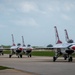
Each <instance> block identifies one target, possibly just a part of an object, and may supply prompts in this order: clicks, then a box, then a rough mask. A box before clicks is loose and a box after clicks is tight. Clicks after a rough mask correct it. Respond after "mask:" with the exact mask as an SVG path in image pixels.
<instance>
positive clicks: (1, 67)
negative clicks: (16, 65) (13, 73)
mask: <svg viewBox="0 0 75 75" xmlns="http://www.w3.org/2000/svg"><path fill="white" fill-rule="evenodd" d="M5 69H11V68H9V67H5V66H0V70H5Z"/></svg>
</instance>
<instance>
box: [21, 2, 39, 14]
mask: <svg viewBox="0 0 75 75" xmlns="http://www.w3.org/2000/svg"><path fill="white" fill-rule="evenodd" d="M20 8H21V10H22V12H27V13H28V12H31V11H38V7H37V5H36V4H35V3H34V2H23V3H21V4H20Z"/></svg>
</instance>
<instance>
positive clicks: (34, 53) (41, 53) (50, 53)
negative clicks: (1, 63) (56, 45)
mask: <svg viewBox="0 0 75 75" xmlns="http://www.w3.org/2000/svg"><path fill="white" fill-rule="evenodd" d="M4 54H10V50H5V51H4ZM32 56H54V52H53V51H32Z"/></svg>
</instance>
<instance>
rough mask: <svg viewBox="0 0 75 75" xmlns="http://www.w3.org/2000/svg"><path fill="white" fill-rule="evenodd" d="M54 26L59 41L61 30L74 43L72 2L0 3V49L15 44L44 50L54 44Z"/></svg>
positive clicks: (16, 0) (74, 0) (18, 0)
mask: <svg viewBox="0 0 75 75" xmlns="http://www.w3.org/2000/svg"><path fill="white" fill-rule="evenodd" d="M54 26H57V29H58V33H59V37H60V39H61V41H62V42H63V43H64V42H65V33H64V29H67V31H68V35H69V38H71V39H73V40H74V41H75V0H0V45H11V44H12V40H11V34H13V35H14V39H15V43H16V44H17V43H22V38H21V36H24V40H25V44H26V45H27V44H31V45H39V46H46V45H48V44H55V31H54Z"/></svg>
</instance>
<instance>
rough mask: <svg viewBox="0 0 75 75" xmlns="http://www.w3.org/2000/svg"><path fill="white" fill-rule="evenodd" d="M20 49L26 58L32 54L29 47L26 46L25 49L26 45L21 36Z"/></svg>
mask: <svg viewBox="0 0 75 75" xmlns="http://www.w3.org/2000/svg"><path fill="white" fill-rule="evenodd" d="M22 48H23V53H24V54H25V55H27V56H28V57H31V56H32V55H31V52H32V50H33V48H32V47H31V46H30V45H27V47H26V45H25V43H24V37H23V36H22Z"/></svg>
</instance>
